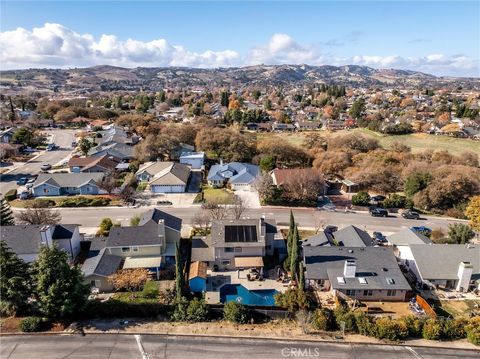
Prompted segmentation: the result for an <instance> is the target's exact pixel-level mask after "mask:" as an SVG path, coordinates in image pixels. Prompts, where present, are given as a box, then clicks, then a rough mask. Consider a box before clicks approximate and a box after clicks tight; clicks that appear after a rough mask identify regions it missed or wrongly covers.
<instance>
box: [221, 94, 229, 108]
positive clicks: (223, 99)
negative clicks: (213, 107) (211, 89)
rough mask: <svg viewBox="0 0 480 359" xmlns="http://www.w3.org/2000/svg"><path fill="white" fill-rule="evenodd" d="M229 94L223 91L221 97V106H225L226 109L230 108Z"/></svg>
mask: <svg viewBox="0 0 480 359" xmlns="http://www.w3.org/2000/svg"><path fill="white" fill-rule="evenodd" d="M228 97H229V96H228V92H226V91H223V92H222V95H221V100H220V104H221V105H222V106H225V107H228V103H229V102H230V101H229V99H228Z"/></svg>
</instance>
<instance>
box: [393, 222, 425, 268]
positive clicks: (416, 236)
mask: <svg viewBox="0 0 480 359" xmlns="http://www.w3.org/2000/svg"><path fill="white" fill-rule="evenodd" d="M386 238H387V243H388V244H389V245H391V246H393V250H394V252H395V255H396V256H397V258H399V259H400V262H401V263H402V264H403V265H405V266H407V267H408V266H409V265H410V263H411V262H412V261H413V256H412V251H411V250H410V245H411V244H430V243H432V241H431V240H430V239H429V238H428V237H426V236H425V235H423V234H422V233H420V232H417V231H415V230H413V229H411V228H405V229H402V230H401V231H399V232H397V233H394V234H391V235H389V236H387V237H386Z"/></svg>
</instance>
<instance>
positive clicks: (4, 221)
mask: <svg viewBox="0 0 480 359" xmlns="http://www.w3.org/2000/svg"><path fill="white" fill-rule="evenodd" d="M14 224H15V221H14V218H13V213H12V209H11V208H10V205H9V204H8V202H7V201H6V200H5V198H3V197H2V198H1V199H0V225H1V226H13V225H14Z"/></svg>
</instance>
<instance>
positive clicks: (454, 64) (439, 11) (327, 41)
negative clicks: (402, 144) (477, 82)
mask: <svg viewBox="0 0 480 359" xmlns="http://www.w3.org/2000/svg"><path fill="white" fill-rule="evenodd" d="M1 6H2V9H1V10H2V12H1V34H0V54H1V55H0V56H1V58H0V59H1V60H2V68H22V67H73V66H90V65H95V64H100V63H106V64H112V65H123V66H136V65H145V66H156V65H157V66H168V65H180V66H199V67H217V66H242V65H250V64H255V63H271V64H276V63H296V62H298V63H300V62H301V63H303V62H305V63H309V64H314V65H320V64H333V65H341V64H349V63H356V64H362V65H368V66H372V67H394V68H406V69H413V70H419V71H424V72H430V73H434V74H436V75H456V76H476V77H478V76H479V65H478V63H479V61H480V60H479V56H480V55H479V53H480V34H479V33H480V3H479V2H478V1H456V2H446V1H439V2H434V1H421V2H418V1H417V2H408V1H373V2H365V1H355V2H347V1H336V2H326V1H322V2H313V1H310V2H298V1H297V2H287V1H283V2H273V1H264V2H261V3H260V2H233V1H224V2H220V1H216V2H203V1H196V2H165V1H147V2H127V1H110V2H100V1H83V2H74V1H63V2H62V1H54V2H40V1H35V2H27V1H15V2H13V1H12V2H9V1H2V5H1ZM45 24H47V25H45ZM18 28H22V30H17V29H18ZM35 29H37V30H35ZM105 35H107V36H105ZM102 36H103V41H102ZM12 42H20V43H21V44H22V45H21V47H20V46H18V47H20V48H17V46H14V48H12ZM14 50H15V51H14Z"/></svg>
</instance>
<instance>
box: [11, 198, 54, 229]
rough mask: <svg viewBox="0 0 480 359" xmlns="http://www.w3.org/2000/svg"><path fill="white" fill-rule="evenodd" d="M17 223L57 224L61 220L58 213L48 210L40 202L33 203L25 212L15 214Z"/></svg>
mask: <svg viewBox="0 0 480 359" xmlns="http://www.w3.org/2000/svg"><path fill="white" fill-rule="evenodd" d="M16 217H17V220H18V222H19V223H24V224H36V225H41V224H57V223H59V222H60V220H61V219H62V216H61V214H60V212H59V211H57V210H53V209H50V208H48V207H46V206H45V205H43V204H41V203H40V202H37V201H34V202H32V203H31V204H29V205H28V206H27V207H26V209H25V210H23V211H21V212H19V213H17V214H16Z"/></svg>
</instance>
